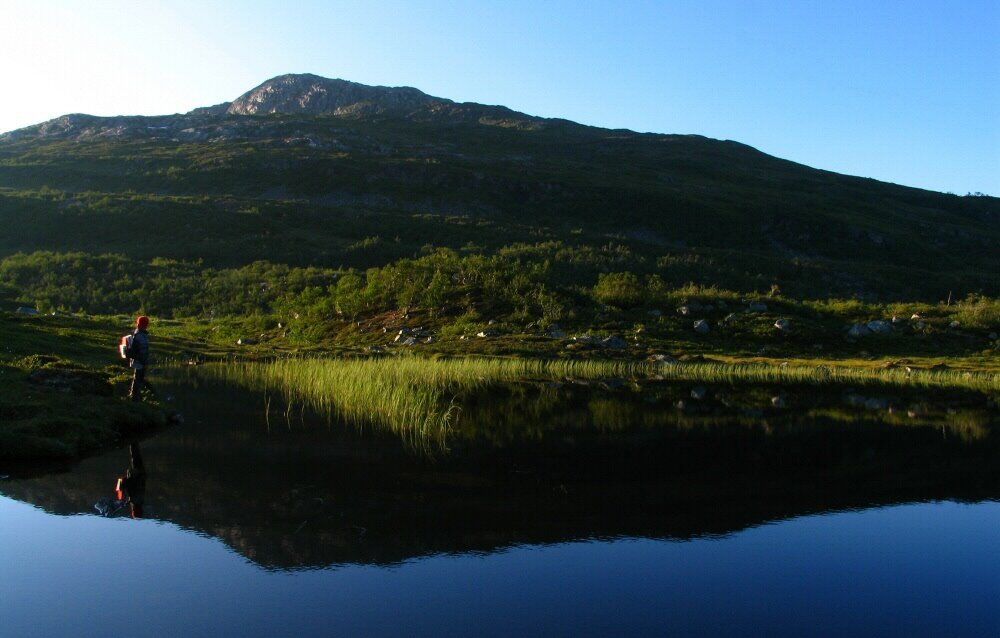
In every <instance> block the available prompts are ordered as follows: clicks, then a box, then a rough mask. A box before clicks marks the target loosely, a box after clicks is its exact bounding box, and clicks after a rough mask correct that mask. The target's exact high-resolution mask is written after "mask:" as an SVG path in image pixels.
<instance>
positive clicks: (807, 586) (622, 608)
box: [0, 498, 1000, 636]
mask: <svg viewBox="0 0 1000 638" xmlns="http://www.w3.org/2000/svg"><path fill="white" fill-rule="evenodd" d="M0 518H2V520H3V521H4V525H3V526H2V528H0V563H2V564H3V565H4V572H5V573H4V577H3V579H2V584H0V616H2V617H3V618H4V626H5V630H4V631H5V632H10V634H9V635H17V636H35V635H37V636H51V635H70V634H72V635H81V636H83V635H93V636H103V635H108V634H109V633H113V632H114V628H118V629H124V628H125V627H128V629H127V633H128V634H129V635H134V636H142V635H150V636H152V635H177V636H201V635H205V636H208V635H226V634H229V635H235V634H240V635H248V636H268V635H279V634H283V635H292V634H305V635H320V634H327V633H330V634H332V633H337V634H347V635H392V634H394V633H397V632H403V633H409V634H413V635H430V634H434V635H472V634H475V635H498V636H499V635H554V634H560V633H561V634H564V635H623V634H631V635H641V634H651V633H655V634H662V633H664V632H677V633H679V634H690V633H695V634H716V635H719V634H740V633H743V632H745V631H747V630H749V629H750V628H752V629H753V631H755V632H760V633H766V634H768V635H779V634H785V635H796V634H799V635H801V634H803V633H815V632H817V631H819V632H820V633H828V634H836V635H848V634H852V635H887V634H896V635H907V634H908V635H943V634H952V635H965V636H976V635H982V636H990V635H997V633H998V631H1000V606H998V601H1000V534H998V533H997V530H1000V503H998V502H982V503H977V504H960V503H954V502H936V503H922V504H912V505H902V506H894V507H886V508H877V509H870V510H865V511H860V512H842V513H836V514H826V515H816V516H806V517H802V518H797V519H793V520H789V521H782V522H778V523H772V524H768V525H763V526H760V527H756V528H751V529H747V530H744V531H742V532H738V533H734V534H730V535H727V536H724V537H720V538H707V539H696V540H692V541H663V540H649V539H632V538H627V539H620V540H611V541H592V542H585V541H581V542H572V543H561V544H553V545H542V546H530V545H528V546H516V547H512V548H509V549H506V550H504V551H500V552H497V553H492V554H479V553H473V554H463V555H445V554H442V555H435V556H430V557H425V558H420V559H414V560H410V561H406V562H404V563H401V564H397V565H394V566H389V567H374V566H365V565H337V566H332V567H328V568H324V569H314V570H301V571H277V570H266V569H263V568H261V567H258V566H255V565H254V564H252V563H250V562H249V561H247V560H246V559H245V558H243V557H241V556H240V555H239V554H236V553H235V552H233V551H232V550H230V549H229V548H228V547H226V546H225V545H224V544H223V543H221V542H219V541H217V540H214V539H211V538H205V537H203V536H200V535H196V534H194V533H191V532H189V531H185V530H183V529H181V528H178V527H176V526H174V525H172V524H166V523H158V522H154V521H132V520H128V519H110V520H109V519H103V518H100V517H97V516H70V517H55V516H52V515H49V514H45V513H43V512H41V511H39V510H37V509H35V508H33V507H31V506H28V505H25V504H22V503H18V502H16V501H13V500H10V499H7V498H0Z"/></svg>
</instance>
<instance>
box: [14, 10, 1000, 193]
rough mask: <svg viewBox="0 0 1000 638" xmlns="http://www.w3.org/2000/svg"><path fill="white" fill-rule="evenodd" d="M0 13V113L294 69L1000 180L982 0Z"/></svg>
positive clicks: (189, 93)
mask: <svg viewBox="0 0 1000 638" xmlns="http://www.w3.org/2000/svg"><path fill="white" fill-rule="evenodd" d="M0 23H2V24H3V25H4V37H2V38H0V81H2V82H3V84H2V85H0V86H3V88H4V90H3V94H4V96H3V99H0V131H6V130H11V129H14V128H18V127H21V126H26V125H29V124H34V123H37V122H40V121H43V120H46V119H49V118H52V117H55V116H58V115H62V114H64V113H72V112H83V113H93V114H97V115H113V114H156V113H171V112H182V111H187V110H190V109H192V108H194V107H197V106H205V105H209V104H215V103H218V102H223V101H227V100H231V99H233V98H235V97H237V96H238V95H240V94H241V93H243V92H244V91H246V90H248V89H250V88H252V87H253V86H255V85H257V84H259V83H261V82H262V81H264V80H265V79H267V78H269V77H273V76H275V75H279V74H282V73H288V72H312V73H317V74H319V75H324V76H327V77H340V78H344V79H348V80H354V81H357V82H364V83H366V84H383V85H391V86H396V85H408V86H415V87H417V88H419V89H422V90H424V91H426V92H427V93H430V94H432V95H437V96H441V97H447V98H451V99H454V100H459V101H475V102H483V103H490V104H504V105H506V106H510V107H511V108H514V109H517V110H520V111H524V112H527V113H531V114H534V115H543V116H550V117H565V118H568V119H572V120H576V121H578V122H583V123H586V124H593V125H597V126H606V127H622V128H630V129H634V130H638V131H655V132H661V133H697V134H701V135H707V136H709V137H715V138H720V139H733V140H737V141H740V142H744V143H746V144H750V145H752V146H754V147H756V148H759V149H760V150H762V151H764V152H767V153H770V154H772V155H777V156H779V157H783V158H786V159H790V160H793V161H797V162H801V163H804V164H808V165H810V166H815V167H817V168H823V169H828V170H833V171H837V172H842V173H847V174H851V175H861V176H864V177H873V178H876V179H880V180H885V181H890V182H896V183H900V184H906V185H910V186H918V187H921V188H929V189H932V190H940V191H952V192H956V193H960V194H964V193H966V192H968V191H973V192H975V191H982V192H986V193H989V194H992V195H1000V115H998V114H1000V44H998V43H1000V0H978V1H976V0H971V1H966V2H963V1H961V0H953V1H951V2H946V1H942V2H930V1H921V0H913V1H906V2H903V1H893V0H880V1H872V0H869V1H866V2H855V1H851V0H842V1H837V2H833V1H828V2H812V1H810V0H799V1H792V0H787V1H784V2H777V1H770V2H768V1H757V0H743V1H712V0H701V1H694V0H692V1H683V2H670V1H667V0H663V1H660V2H629V1H621V0H619V1H617V2H586V1H582V0H577V1H576V2H561V1H550V2H545V1H543V0H536V1H535V2H520V1H496V0H494V1H492V2H479V1H475V0H469V1H466V2H449V1H433V2H422V1H418V0H412V1H409V2H403V1H394V0H382V1H379V2H294V1H286V2H273V1H271V2H255V1H243V2H221V1H219V2H188V1H180V0H179V1H176V2H152V1H148V0H147V1H144V2H118V1H111V0H109V1H103V2H84V1H79V2H56V1H45V0H31V1H27V2H22V1H20V0H6V1H5V2H3V3H2V4H0Z"/></svg>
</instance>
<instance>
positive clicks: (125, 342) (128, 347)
mask: <svg viewBox="0 0 1000 638" xmlns="http://www.w3.org/2000/svg"><path fill="white" fill-rule="evenodd" d="M134 336H135V335H133V334H127V335H125V336H124V337H122V338H121V341H119V342H118V354H119V355H121V358H122V359H135V354H136V353H135V350H134V349H133V345H132V344H133V341H134V340H133V337H134Z"/></svg>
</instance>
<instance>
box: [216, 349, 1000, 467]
mask: <svg viewBox="0 0 1000 638" xmlns="http://www.w3.org/2000/svg"><path fill="white" fill-rule="evenodd" d="M207 369H208V370H209V371H210V372H209V374H210V375H211V376H214V377H215V378H217V379H219V380H223V381H226V382H231V383H237V384H239V385H243V386H245V387H249V388H251V389H254V390H257V391H261V392H264V393H266V394H272V393H273V394H275V395H280V396H281V397H282V398H283V399H284V401H285V402H286V404H287V405H288V406H293V405H303V406H308V407H309V408H311V409H313V410H315V411H317V412H319V413H320V414H322V415H325V416H327V417H328V418H337V419H341V420H344V421H347V422H350V423H354V424H357V425H365V424H372V425H375V426H376V427H380V428H383V429H386V430H388V431H391V432H393V433H395V434H397V435H398V436H400V437H401V438H402V439H403V440H404V441H405V442H406V443H407V444H409V445H411V446H413V447H415V448H417V449H422V450H432V449H434V448H441V449H443V448H444V447H445V445H446V440H447V438H448V434H449V432H450V430H451V427H452V424H453V422H454V419H455V417H456V414H457V411H458V410H459V409H460V402H461V396H462V394H463V393H466V392H470V391H474V390H479V389H483V388H487V387H490V386H495V385H499V384H504V383H509V382H514V381H520V380H526V379H542V380H544V379H549V380H562V379H567V378H570V379H606V378H611V377H627V378H637V377H638V378H655V379H662V380H668V381H696V382H702V383H720V384H733V385H737V384H745V385H753V384H768V385H779V386H781V385H803V384H813V385H859V386H879V387H894V388H942V389H963V390H971V391H977V392H985V393H1000V375H998V374H993V373H972V372H960V371H953V370H943V371H928V370H913V371H912V372H908V371H906V370H899V369H892V370H884V369H873V368H846V367H827V366H792V365H787V366H772V365H767V364H761V363H754V364H735V365H726V364H713V363H694V364H672V365H662V364H656V363H649V362H635V361H606V360H603V361H602V360H591V361H573V360H549V359H501V358H483V357H468V358H459V359H425V358H420V357H416V356H403V357H387V358H377V359H319V358H312V359H295V358H292V359H280V360H276V361H272V362H230V363H225V364H220V365H216V366H208V368H207ZM289 409H291V408H290V407H289Z"/></svg>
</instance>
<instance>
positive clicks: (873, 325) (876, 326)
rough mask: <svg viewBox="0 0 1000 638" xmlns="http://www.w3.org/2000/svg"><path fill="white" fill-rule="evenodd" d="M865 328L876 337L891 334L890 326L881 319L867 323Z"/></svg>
mask: <svg viewBox="0 0 1000 638" xmlns="http://www.w3.org/2000/svg"><path fill="white" fill-rule="evenodd" d="M867 327H868V330H870V331H871V332H873V333H874V334H877V335H887V334H891V333H892V324H891V323H889V322H888V321H883V320H882V319H875V320H874V321H869V322H868V324H867Z"/></svg>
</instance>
